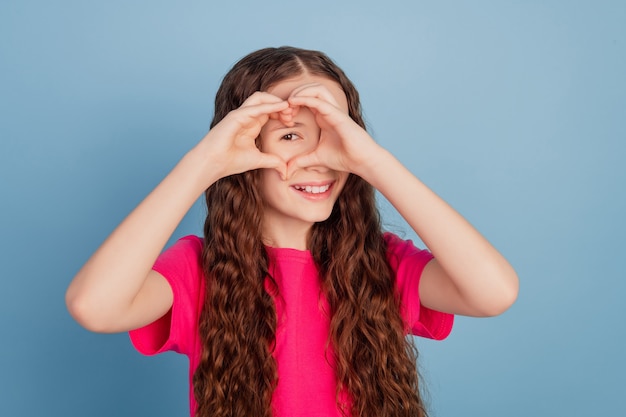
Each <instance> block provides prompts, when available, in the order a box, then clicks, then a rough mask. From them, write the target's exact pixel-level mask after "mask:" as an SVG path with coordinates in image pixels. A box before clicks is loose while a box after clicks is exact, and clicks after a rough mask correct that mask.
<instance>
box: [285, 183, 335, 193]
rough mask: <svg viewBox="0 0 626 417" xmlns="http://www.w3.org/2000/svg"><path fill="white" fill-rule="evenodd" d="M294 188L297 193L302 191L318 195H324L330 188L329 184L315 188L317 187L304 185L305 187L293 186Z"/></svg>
mask: <svg viewBox="0 0 626 417" xmlns="http://www.w3.org/2000/svg"><path fill="white" fill-rule="evenodd" d="M294 188H295V189H296V190H298V191H304V192H307V193H311V194H320V193H325V192H326V191H328V189H329V188H330V184H327V185H321V186H317V185H306V186H302V185H296V186H294Z"/></svg>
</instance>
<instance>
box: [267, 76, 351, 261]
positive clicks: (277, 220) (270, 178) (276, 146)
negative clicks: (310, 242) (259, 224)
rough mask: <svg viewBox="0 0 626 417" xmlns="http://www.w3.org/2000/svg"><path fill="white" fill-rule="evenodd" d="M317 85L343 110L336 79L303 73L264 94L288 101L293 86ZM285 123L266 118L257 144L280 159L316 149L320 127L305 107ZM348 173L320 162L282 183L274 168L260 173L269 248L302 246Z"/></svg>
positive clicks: (326, 212) (343, 99)
mask: <svg viewBox="0 0 626 417" xmlns="http://www.w3.org/2000/svg"><path fill="white" fill-rule="evenodd" d="M312 83H317V84H321V85H322V86H323V87H325V88H326V89H327V90H328V91H329V92H330V93H331V94H332V96H333V98H334V99H335V101H336V102H337V103H338V104H339V107H341V108H342V109H343V110H344V111H345V112H346V113H347V112H348V102H347V99H346V96H345V94H344V92H343V90H342V89H341V87H340V86H339V84H338V83H336V82H335V81H332V80H330V79H328V78H324V77H320V76H315V75H309V74H304V75H300V76H297V77H294V78H289V79H287V80H284V81H281V82H279V83H278V84H275V85H274V86H272V87H271V88H270V89H268V91H267V92H268V93H270V94H273V95H275V96H278V97H280V98H282V99H287V98H288V97H289V95H290V94H291V93H292V92H293V91H294V90H295V89H297V88H299V87H301V86H303V85H307V84H312ZM293 122H294V126H291V127H288V126H286V125H284V124H283V123H282V122H281V121H280V120H274V119H270V120H269V121H268V122H267V124H266V125H265V126H264V127H263V129H262V130H261V134H260V148H261V150H262V151H263V152H265V153H271V154H275V155H278V156H279V157H281V158H282V159H283V160H284V161H289V160H291V159H293V158H294V157H296V156H299V155H303V154H307V153H309V152H312V151H314V150H315V148H316V147H317V145H318V142H319V139H320V131H321V130H320V127H319V126H318V124H317V122H316V121H315V116H314V115H313V113H312V112H311V110H309V109H308V108H304V107H303V108H300V109H299V110H298V112H297V114H296V116H295V117H294V118H293ZM347 178H348V173H347V172H338V171H333V170H331V169H328V168H327V167H325V166H321V165H320V166H311V167H306V168H301V169H298V170H297V171H295V172H294V173H293V174H292V175H291V178H289V180H287V181H283V180H282V179H281V177H280V175H279V174H278V172H277V171H276V170H273V169H264V170H262V172H261V194H262V196H263V199H264V201H265V212H264V230H263V233H264V236H265V238H266V240H268V243H269V244H270V245H272V246H286V247H295V248H296V249H305V248H306V237H307V233H308V231H309V229H310V228H311V226H312V225H313V223H315V222H320V221H324V220H326V219H327V218H328V217H329V216H330V213H331V212H332V209H333V206H334V204H335V202H336V201H337V198H338V197H339V194H340V193H341V190H342V189H343V186H344V184H345V183H346V179H347Z"/></svg>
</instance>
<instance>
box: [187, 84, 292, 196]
mask: <svg viewBox="0 0 626 417" xmlns="http://www.w3.org/2000/svg"><path fill="white" fill-rule="evenodd" d="M291 112H292V108H290V107H289V103H288V102H287V101H285V100H282V99H280V98H278V97H276V96H274V95H272V94H269V93H264V92H256V93H254V94H252V95H251V96H250V97H249V98H248V99H247V100H246V101H244V103H243V104H242V105H241V107H239V108H238V109H235V110H233V111H231V112H230V113H228V114H227V115H226V117H224V118H223V119H222V120H221V121H220V122H219V123H218V124H217V125H215V126H214V127H213V128H212V129H211V130H210V131H209V133H207V134H206V136H205V137H204V138H203V139H202V140H201V141H200V143H198V145H197V146H196V147H195V148H194V149H193V150H192V151H193V152H199V153H200V155H201V160H202V161H204V162H206V163H205V165H204V166H205V167H206V172H207V176H208V178H207V180H208V181H209V182H212V181H216V180H217V179H219V178H223V177H226V176H229V175H233V174H239V173H242V172H245V171H250V170H254V169H258V168H272V169H275V170H277V171H278V172H279V173H280V174H281V176H283V177H285V175H286V172H287V164H286V162H285V161H283V160H282V159H281V158H279V157H278V156H276V155H271V154H267V153H263V152H261V151H260V150H259V149H258V148H257V146H256V143H255V140H256V138H257V137H258V136H259V132H260V131H261V128H262V127H263V126H264V125H265V124H266V123H267V121H268V120H269V119H270V118H273V119H281V120H282V121H283V123H289V122H290V120H291ZM208 185H210V184H207V186H208Z"/></svg>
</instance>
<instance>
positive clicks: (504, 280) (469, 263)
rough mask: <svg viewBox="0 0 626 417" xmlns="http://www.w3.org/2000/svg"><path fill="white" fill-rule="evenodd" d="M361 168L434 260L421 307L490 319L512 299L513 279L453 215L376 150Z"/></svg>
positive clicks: (484, 242)
mask: <svg viewBox="0 0 626 417" xmlns="http://www.w3.org/2000/svg"><path fill="white" fill-rule="evenodd" d="M369 160H370V162H371V164H370V165H368V166H365V165H364V166H363V172H362V175H363V177H364V178H365V179H366V180H367V181H369V182H370V183H371V184H372V185H373V186H374V187H376V188H377V189H378V190H379V191H380V192H381V193H382V194H383V195H384V196H385V197H386V198H387V199H388V200H389V201H390V202H391V204H392V205H393V206H394V207H395V208H396V209H397V210H398V212H399V213H400V214H401V215H402V217H404V219H405V220H406V221H407V222H408V223H409V225H410V226H411V227H412V228H413V230H415V232H416V233H417V234H418V235H419V237H420V238H421V239H422V240H423V241H424V243H425V244H426V246H428V248H429V249H430V250H431V252H432V253H433V255H434V256H435V259H434V260H433V261H431V262H429V264H428V265H427V266H426V268H425V269H424V272H423V273H422V278H421V281H420V297H421V300H422V303H423V304H424V305H425V306H427V307H430V308H433V309H435V310H439V311H445V312H449V313H454V314H463V315H468V316H493V315H497V314H500V313H502V312H504V311H505V310H506V309H508V308H509V307H510V306H511V305H512V304H513V302H514V301H515V299H516V297H517V291H518V279H517V275H516V273H515V271H514V270H513V268H512V267H511V265H510V264H509V263H508V262H507V261H506V259H504V257H503V256H502V255H501V254H500V253H499V252H498V251H497V250H496V249H495V248H494V247H493V246H492V245H491V244H490V243H489V242H488V241H487V240H486V239H485V238H484V237H483V236H482V235H481V234H480V233H479V232H478V231H477V230H476V229H475V228H474V227H472V226H471V225H470V224H469V223H468V222H467V221H466V220H465V219H464V218H463V217H462V216H461V215H460V214H459V213H458V212H456V211H455V210H454V209H453V208H452V207H450V206H449V205H448V204H447V203H446V202H445V201H444V200H442V199H441V198H440V197H438V196H437V195H436V194H435V193H434V192H433V191H431V190H430V189H429V188H428V187H426V186H425V185H424V184H423V183H422V182H421V181H420V180H419V179H417V178H416V177H415V176H414V175H413V174H411V173H410V172H409V171H408V170H407V169H406V168H405V167H404V166H403V165H402V164H401V163H400V162H399V161H398V160H397V159H396V158H394V157H393V156H392V155H391V154H390V153H388V152H387V151H385V150H383V149H382V148H381V149H379V150H378V151H376V156H375V157H373V158H370V159H369Z"/></svg>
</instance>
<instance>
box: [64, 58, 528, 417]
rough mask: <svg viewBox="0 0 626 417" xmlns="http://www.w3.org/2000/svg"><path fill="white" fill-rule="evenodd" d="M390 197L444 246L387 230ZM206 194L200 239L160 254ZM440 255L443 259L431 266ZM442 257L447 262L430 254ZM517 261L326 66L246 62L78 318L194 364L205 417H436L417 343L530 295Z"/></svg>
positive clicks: (79, 302) (94, 271)
mask: <svg viewBox="0 0 626 417" xmlns="http://www.w3.org/2000/svg"><path fill="white" fill-rule="evenodd" d="M374 188H375V189H377V190H379V191H380V192H381V193H382V194H383V195H384V196H385V197H386V198H387V199H388V200H389V201H390V202H391V203H392V204H393V205H394V207H395V208H396V209H397V210H398V211H399V212H400V214H401V215H402V216H403V217H404V218H405V219H406V221H407V222H408V223H409V224H410V225H411V227H412V228H413V229H414V230H415V232H416V233H417V234H418V235H419V236H420V238H421V239H422V240H423V241H424V243H425V244H426V245H427V246H428V248H429V249H430V251H426V250H418V249H416V248H415V247H414V246H413V245H412V243H411V242H410V241H403V240H401V239H399V238H398V237H397V236H395V235H392V234H389V233H383V232H382V231H381V226H380V221H379V216H378V212H377V210H376V206H375V200H374ZM203 191H204V193H205V197H206V203H207V206H208V215H207V218H206V221H205V226H204V239H200V238H197V237H193V236H189V237H186V238H183V239H181V240H179V241H178V242H177V243H176V244H174V245H173V246H172V247H171V248H169V249H168V250H166V251H165V252H164V253H162V254H161V255H159V253H160V252H161V250H162V249H163V247H164V246H165V244H166V242H167V240H168V239H169V237H170V236H171V234H172V233H173V232H174V230H175V228H176V226H177V225H178V223H179V222H180V220H181V219H182V217H183V216H184V215H185V213H186V212H187V210H188V209H189V208H190V207H191V205H192V204H193V203H194V201H195V200H196V198H197V197H198V195H200V194H201V193H202V192H203ZM431 253H432V255H431ZM433 255H434V257H433ZM517 287H518V281H517V276H516V274H515V272H514V271H513V269H512V268H511V266H510V265H509V264H508V263H507V261H506V260H505V259H504V258H503V257H502V256H501V255H500V254H499V253H498V252H497V251H496V250H495V249H494V248H493V247H492V246H491V245H490V244H489V243H488V242H487V241H486V240H485V239H484V238H483V237H482V236H481V235H480V234H479V233H478V232H477V231H476V230H475V229H474V228H472V226H470V225H469V224H468V223H467V222H466V221H465V220H464V219H463V218H462V217H461V216H460V215H459V214H458V213H456V212H455V211H454V210H453V209H452V208H450V207H449V206H448V205H447V204H446V203H445V202H444V201H442V200H441V199H440V198H439V197H437V196H436V195H435V194H434V193H433V192H432V191H430V190H429V189H428V188H427V187H426V186H425V185H424V184H422V183H421V182H420V181H419V180H418V179H417V178H416V177H414V176H413V175H412V174H411V173H410V172H409V171H408V170H407V169H406V168H405V167H404V166H402V165H401V164H400V162H398V160H397V159H395V158H394V157H393V156H392V155H391V154H390V153H388V152H387V151H385V150H384V149H382V148H381V147H380V146H379V145H377V144H376V143H375V142H374V140H373V139H372V138H371V137H370V136H369V135H368V134H367V132H366V131H365V125H364V122H363V119H362V116H361V109H360V104H359V97H358V93H357V91H356V89H355V88H354V86H353V85H352V83H351V82H350V81H349V80H348V78H347V77H346V75H345V74H344V73H343V72H342V70H341V69H339V68H338V67H337V66H336V65H335V64H334V63H333V62H332V61H331V60H329V59H328V58H327V57H326V56H325V55H324V54H322V53H320V52H316V51H308V50H302V49H296V48H290V47H282V48H268V49H263V50H260V51H257V52H254V53H252V54H250V55H248V56H246V57H245V58H243V59H242V60H241V61H239V62H238V63H237V64H235V66H234V67H233V68H232V69H231V71H230V72H229V73H228V74H227V75H226V76H225V78H224V80H223V82H222V85H221V87H220V89H219V91H218V92H217V96H216V99H215V117H214V119H213V122H212V123H211V129H210V130H209V132H208V134H207V135H206V136H205V137H204V138H203V139H202V141H200V142H199V143H198V145H197V146H196V147H195V148H193V149H192V150H191V151H190V152H188V153H187V154H186V155H185V156H184V157H183V158H182V160H181V161H180V162H179V163H178V164H177V165H176V167H175V168H174V169H173V170H172V172H171V173H170V174H169V175H167V177H166V178H165V179H164V180H163V181H162V182H161V184H159V185H158V186H157V187H156V188H155V189H154V191H152V193H150V194H149V195H148V196H147V197H146V199H145V200H144V201H143V202H142V203H141V204H140V205H139V206H138V207H137V208H136V209H135V210H134V211H133V212H132V213H131V214H130V215H129V216H128V217H127V218H126V219H125V220H124V221H123V222H122V223H121V224H120V225H119V226H118V227H117V228H116V229H115V230H114V231H113V233H112V234H111V235H110V236H109V237H108V239H107V240H106V241H105V242H104V243H103V244H102V246H101V247H100V248H99V249H98V250H97V251H96V252H95V253H94V254H93V256H92V257H91V258H90V259H89V261H88V262H87V263H86V264H85V265H84V266H83V268H82V269H81V270H80V271H79V272H78V274H77V275H76V277H75V278H74V280H73V281H72V283H71V284H70V286H69V288H68V290H67V305H68V308H69V310H70V312H71V314H72V315H73V317H74V318H76V320H77V321H78V322H79V323H81V324H82V325H83V326H85V327H86V328H87V329H90V330H93V331H98V332H122V331H129V330H130V331H131V339H132V341H133V343H134V345H135V346H136V348H137V349H138V350H139V351H141V352H142V353H146V354H153V353H157V352H162V351H165V350H174V351H177V352H180V353H184V354H186V355H187V356H189V359H190V373H189V376H190V403H191V415H192V416H272V415H273V416H341V415H348V416H425V415H426V410H425V407H424V404H423V402H422V399H421V397H420V394H419V389H418V374H417V371H416V365H415V360H416V351H415V350H414V349H413V346H412V345H411V344H410V343H409V341H408V340H407V338H406V334H407V333H412V334H416V335H421V336H425V337H430V338H435V339H442V338H444V337H446V336H447V335H448V333H449V332H450V330H451V327H452V317H453V316H452V315H453V314H463V315H470V316H492V315H496V314H500V313H502V312H503V311H504V310H506V309H507V308H508V307H509V306H510V305H511V304H512V303H513V301H514V300H515V298H516V296H517Z"/></svg>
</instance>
